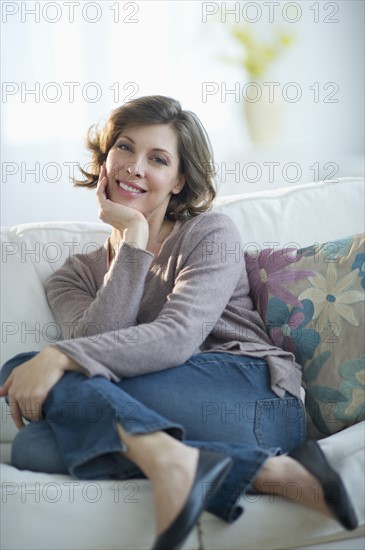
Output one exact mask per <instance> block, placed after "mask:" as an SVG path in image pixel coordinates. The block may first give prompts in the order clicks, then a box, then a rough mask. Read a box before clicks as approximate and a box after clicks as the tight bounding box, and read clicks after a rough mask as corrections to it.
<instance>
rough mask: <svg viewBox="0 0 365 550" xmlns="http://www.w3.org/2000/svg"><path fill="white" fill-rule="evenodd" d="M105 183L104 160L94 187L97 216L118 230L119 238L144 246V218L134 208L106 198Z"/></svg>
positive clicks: (146, 225)
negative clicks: (97, 208) (97, 206)
mask: <svg viewBox="0 0 365 550" xmlns="http://www.w3.org/2000/svg"><path fill="white" fill-rule="evenodd" d="M107 185H108V176H107V172H106V167H105V162H104V163H103V165H102V166H101V170H100V175H99V181H98V185H97V187H96V197H97V201H98V205H99V218H100V219H101V220H102V221H103V222H105V223H107V224H109V225H111V226H112V227H114V228H115V229H116V230H118V231H119V232H120V234H121V239H120V240H122V241H124V242H129V243H133V244H135V245H137V246H138V247H140V248H146V245H147V242H148V233H149V231H148V222H147V220H146V218H145V217H144V215H143V214H142V213H141V212H139V211H138V210H136V209H135V208H131V207H130V206H126V205H124V204H118V203H116V202H113V201H112V200H110V199H108V197H107V194H106V190H107Z"/></svg>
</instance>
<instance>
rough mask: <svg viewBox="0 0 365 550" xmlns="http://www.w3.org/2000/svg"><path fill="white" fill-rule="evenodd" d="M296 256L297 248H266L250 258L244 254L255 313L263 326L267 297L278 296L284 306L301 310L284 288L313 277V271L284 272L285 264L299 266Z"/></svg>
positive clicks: (298, 303) (291, 270)
mask: <svg viewBox="0 0 365 550" xmlns="http://www.w3.org/2000/svg"><path fill="white" fill-rule="evenodd" d="M297 252H298V250H297V249H296V248H286V249H282V250H276V251H274V250H272V249H271V248H266V249H264V250H262V251H261V252H260V253H259V254H258V256H256V255H255V256H253V255H251V254H250V253H246V254H245V257H246V266H247V273H248V279H249V283H250V292H251V295H252V299H253V301H254V303H255V304H257V306H258V308H257V309H258V311H259V313H260V314H261V317H262V318H263V319H264V320H265V322H266V312H267V304H268V299H269V293H271V294H272V295H273V296H277V297H278V298H280V299H281V300H282V301H283V302H284V303H286V304H293V305H294V306H297V307H303V304H302V302H300V300H298V298H297V297H296V296H294V294H292V293H291V292H290V291H289V290H288V289H287V288H285V286H284V284H286V283H290V282H292V281H297V280H298V279H303V278H304V277H311V276H312V277H313V276H314V275H315V273H314V272H313V271H307V270H299V269H297V270H293V269H290V270H288V271H285V267H288V264H292V263H295V262H298V261H299V260H300V258H301V257H302V256H301V254H298V253H297Z"/></svg>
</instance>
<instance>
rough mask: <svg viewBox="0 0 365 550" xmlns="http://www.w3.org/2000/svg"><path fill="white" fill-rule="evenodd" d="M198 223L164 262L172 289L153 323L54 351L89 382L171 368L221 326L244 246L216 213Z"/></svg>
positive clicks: (74, 342)
mask: <svg viewBox="0 0 365 550" xmlns="http://www.w3.org/2000/svg"><path fill="white" fill-rule="evenodd" d="M198 218H199V219H194V221H193V222H186V223H185V225H186V230H185V231H183V237H182V238H180V239H178V242H177V243H176V245H175V247H174V248H173V249H172V253H171V255H170V256H169V257H168V258H166V270H167V278H165V280H164V281H163V280H162V275H161V277H160V278H161V289H162V288H163V287H164V288H166V286H168V285H169V284H170V283H169V273H170V279H171V278H173V281H172V288H171V291H170V292H169V293H168V294H167V296H166V301H165V302H164V304H163V306H162V308H161V309H160V311H158V312H157V314H156V317H155V319H154V320H153V321H151V322H148V323H141V324H139V325H136V326H134V327H130V328H126V329H123V328H121V329H118V330H109V331H107V332H104V333H102V334H98V335H95V336H94V337H92V338H90V337H79V338H75V339H69V340H64V341H61V342H59V343H57V344H54V345H55V346H56V347H58V348H59V349H60V350H61V351H63V352H64V353H66V354H67V355H68V356H70V357H72V358H73V359H75V360H76V361H77V362H78V363H79V364H80V365H82V366H83V367H84V369H85V370H86V371H87V372H88V374H89V375H90V376H94V375H102V376H105V377H107V378H111V379H118V378H120V377H123V376H126V377H128V376H135V375H140V374H145V373H148V372H154V371H158V370H162V369H166V368H169V367H173V366H176V365H179V364H182V363H183V362H185V361H186V360H187V359H188V358H189V357H190V356H191V355H193V354H194V352H196V351H197V350H199V347H200V346H201V344H202V343H203V341H204V339H205V338H206V326H205V325H206V324H207V323H209V324H210V325H211V324H212V323H213V324H214V323H216V322H218V321H219V319H220V317H221V315H222V313H223V311H224V309H225V308H226V306H227V303H228V302H229V300H230V298H231V296H232V294H233V292H234V290H235V287H236V285H237V282H238V279H239V277H240V273H241V270H242V263H241V262H240V261H239V258H238V257H237V253H236V252H235V251H237V250H240V248H241V245H240V237H239V233H238V230H237V228H236V226H235V225H234V223H233V222H232V221H231V220H230V219H229V218H228V217H227V216H225V215H224V214H218V213H211V214H201V215H200V216H198ZM172 264H173V265H174V267H173V268H172V267H171V265H172ZM169 266H170V267H169ZM172 272H173V274H174V276H172V275H171V273H172ZM115 298H117V295H116V296H115Z"/></svg>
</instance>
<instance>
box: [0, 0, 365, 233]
mask: <svg viewBox="0 0 365 550" xmlns="http://www.w3.org/2000/svg"><path fill="white" fill-rule="evenodd" d="M1 12H2V13H1V27H2V29H1V30H2V38H1V65H2V90H1V91H2V99H1V110H2V112H1V114H2V117H1V132H2V149H1V157H2V158H1V168H2V178H1V223H2V225H14V224H17V223H27V222H33V221H52V220H65V221H66V220H67V221H72V220H79V221H97V220H98V218H97V207H96V203H95V192H94V191H87V190H84V189H75V188H73V186H72V184H71V183H70V180H69V177H70V175H73V174H74V175H78V170H77V166H78V165H82V166H85V165H86V164H87V162H88V160H89V159H88V155H87V151H86V149H85V147H84V138H85V133H86V131H87V129H88V128H89V127H90V126H91V125H92V124H95V123H97V122H103V121H105V120H106V118H107V117H108V115H109V113H110V111H111V110H112V109H114V108H116V107H117V106H119V105H121V104H123V103H125V102H127V101H128V100H130V99H133V98H135V97H140V96H143V95H148V94H162V95H168V96H172V97H175V98H176V99H179V100H180V101H181V103H182V106H183V108H184V109H189V110H192V111H194V112H195V113H196V114H197V115H198V116H199V118H200V119H201V121H202V122H203V124H204V126H205V127H206V129H207V131H208V134H209V136H210V138H211V141H212V145H213V148H214V151H215V169H216V176H217V183H218V194H219V196H223V195H232V194H238V193H251V192H253V191H261V190H265V189H276V188H280V187H284V186H295V185H298V184H301V183H305V182H311V181H318V180H322V179H336V178H338V177H342V176H362V175H364V101H363V98H364V70H363V68H364V27H363V22H364V2H363V1H361V0H360V1H357V0H354V1H352V0H340V1H336V2H327V1H319V2H312V1H306V0H304V1H299V2H278V1H276V2H273V1H268V2H199V1H195V0H194V1H187V0H183V1H155V0H152V1H151V0H150V1H137V2H118V1H112V2H108V1H102V2H88V1H83V0H79V1H77V2H63V1H59V2H55V1H54V2H28V1H26V2H5V1H3V2H2V3H1Z"/></svg>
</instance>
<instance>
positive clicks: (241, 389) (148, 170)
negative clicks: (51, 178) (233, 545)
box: [0, 96, 357, 550]
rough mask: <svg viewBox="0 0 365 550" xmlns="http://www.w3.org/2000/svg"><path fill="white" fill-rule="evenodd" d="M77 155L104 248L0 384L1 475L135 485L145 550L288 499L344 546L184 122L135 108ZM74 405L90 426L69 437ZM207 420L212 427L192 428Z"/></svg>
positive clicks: (318, 457)
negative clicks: (101, 225) (49, 337)
mask: <svg viewBox="0 0 365 550" xmlns="http://www.w3.org/2000/svg"><path fill="white" fill-rule="evenodd" d="M88 146H89V148H90V150H91V152H92V169H91V171H90V172H85V171H83V175H84V177H85V179H84V180H83V181H77V182H75V183H76V185H79V186H85V187H88V188H95V187H96V198H97V202H98V205H99V216H100V218H101V219H102V221H104V222H105V223H107V224H109V225H110V226H111V227H112V231H111V235H110V237H109V238H108V240H107V242H106V243H105V244H104V245H103V246H102V247H101V249H99V250H97V251H96V254H95V253H90V254H79V255H76V256H73V257H72V258H69V259H68V260H67V261H66V262H65V264H64V265H63V266H62V267H61V268H60V269H59V270H58V271H56V272H55V273H54V274H53V275H52V276H51V277H50V278H49V280H48V281H47V283H46V293H47V298H48V302H49V305H50V307H51V309H52V311H53V313H54V316H55V318H56V321H57V323H58V326H59V327H61V330H62V336H63V340H62V341H59V342H57V343H55V344H52V345H50V346H47V347H46V348H44V349H43V350H42V351H41V352H39V353H34V352H30V353H26V354H20V355H18V356H16V357H15V358H13V359H11V360H10V361H8V362H7V363H6V364H5V365H4V366H3V368H2V370H1V378H2V382H3V386H2V388H1V390H0V396H7V397H8V402H9V405H10V407H11V414H12V416H13V419H14V421H15V423H16V424H17V426H18V427H19V428H22V429H21V430H20V432H19V433H18V435H17V436H16V438H15V440H14V444H13V448H12V464H13V465H14V466H17V467H18V468H21V469H30V470H37V471H45V472H49V473H51V472H57V473H68V474H71V475H73V476H75V477H77V478H79V479H98V478H99V479H100V478H102V479H127V478H131V477H141V476H142V477H143V476H145V477H147V478H149V480H150V481H151V484H152V491H153V498H154V506H155V515H156V531H157V539H156V541H155V544H154V547H153V548H154V550H166V549H169V550H177V549H178V548H180V547H181V545H182V544H183V542H184V540H185V539H186V538H187V536H188V535H189V533H190V531H191V530H192V529H193V527H194V525H195V523H196V521H197V520H198V518H199V516H200V514H201V513H202V512H203V510H205V509H206V510H208V511H210V512H212V513H214V514H216V515H217V516H219V517H220V518H222V519H224V520H225V521H227V522H229V523H231V522H233V521H234V520H235V519H237V518H238V517H239V515H240V514H241V513H242V509H241V508H240V507H239V506H238V505H237V501H238V499H239V497H240V495H241V494H242V493H243V492H245V491H248V490H250V488H251V490H252V487H254V489H255V490H256V491H261V492H267V491H269V492H271V490H272V488H273V487H274V491H275V492H277V493H279V494H282V491H283V488H284V487H286V486H287V484H288V483H294V482H295V483H296V484H299V487H300V496H299V497H298V499H296V502H298V503H300V504H303V505H307V506H310V507H312V508H314V509H316V510H317V511H318V512H321V513H324V514H330V513H331V512H332V514H333V515H335V517H336V518H337V519H338V520H339V521H340V522H341V523H342V525H344V526H345V527H346V528H347V529H354V528H355V527H356V525H357V519H356V516H355V514H354V511H353V508H352V505H351V502H350V499H349V497H348V495H347V493H346V490H345V487H344V485H343V483H342V481H341V479H340V478H339V476H338V475H337V474H336V472H334V471H333V470H332V469H331V467H330V466H329V464H328V463H327V461H326V459H325V457H324V455H323V454H322V453H321V451H320V449H319V447H318V445H317V443H316V442H309V443H304V441H305V438H306V419H305V412H304V406H303V403H302V401H301V399H300V388H301V372H300V367H299V365H298V364H297V363H296V362H295V360H294V356H293V354H292V353H290V352H288V351H284V350H282V349H281V348H278V347H275V346H274V345H273V343H272V342H271V340H270V338H269V336H268V334H267V332H266V330H265V326H264V323H263V321H262V319H261V317H260V316H259V314H258V312H257V311H255V310H254V307H253V303H252V300H251V297H250V294H249V286H248V279H247V272H246V269H245V264H244V257H243V256H240V261H238V260H237V255H236V254H232V252H230V251H232V250H236V249H237V246H236V245H238V247H239V250H242V247H241V244H240V236H239V232H238V229H237V227H236V226H235V224H234V223H233V221H232V220H231V219H230V218H229V217H228V216H226V215H225V214H222V213H218V212H210V211H209V210H210V208H211V205H212V200H213V198H214V196H215V190H214V186H213V178H212V174H213V171H212V170H211V167H212V165H213V164H212V162H213V156H212V152H211V147H210V143H209V139H208V137H207V136H206V133H205V130H204V128H203V126H202V124H201V123H200V121H199V119H198V117H197V116H196V115H195V114H193V113H192V112H190V111H185V110H183V109H182V108H181V105H180V103H179V102H178V101H176V100H174V99H171V98H169V97H164V96H147V97H142V98H139V99H136V100H132V101H131V102H129V103H127V104H126V105H124V106H123V107H121V108H119V109H116V110H115V111H113V112H112V114H111V117H110V118H109V120H108V122H107V124H106V126H105V128H104V129H102V130H101V131H98V130H96V131H95V132H94V135H93V136H90V133H89V138H88ZM222 283H223V284H222ZM131 328H132V334H131V330H130V329H131ZM132 336H133V337H132ZM70 395H72V398H73V402H75V403H77V404H78V405H79V406H78V407H76V408H75V410H73V413H74V414H72V415H70V414H69V413H68V412H67V408H68V407H69V396H70ZM90 403H92V404H93V407H95V406H96V407H97V409H98V412H99V415H98V420H97V422H95V418H94V417H93V418H92V419H90V418H86V419H85V415H84V412H85V410H87V408H88V406H90ZM206 404H213V405H214V406H216V407H217V408H218V409H219V410H221V414H210V412H209V415H208V417H209V418H207V414H206V413H207V411H206V410H205V411H203V409H202V408H204V405H206ZM237 404H238V405H239V410H240V411H241V413H240V414H239V415H238V418H237V416H236V414H235V415H231V414H230V411H232V410H236V408H237ZM252 405H254V408H253V409H252ZM131 410H132V411H133V415H131V414H130V412H131ZM248 410H250V411H252V410H254V414H253V416H254V418H252V414H251V413H250V414H247V411H248ZM223 411H228V413H229V414H228V415H226V414H224V412H223ZM203 413H204V414H203ZM23 417H24V418H27V419H28V420H30V421H31V422H30V423H29V424H28V425H27V426H24V422H23ZM40 440H42V445H39V443H38V442H39V441H40ZM303 443H304V445H303V446H302V444H303ZM25 451H26V452H25ZM292 452H293V453H294V454H293V455H292V456H283V455H286V454H287V453H292ZM318 481H319V483H320V487H319V490H318V493H317V497H318V498H317V499H316V501H314V500H313V498H312V497H313V495H312V488H313V484H315V483H317V484H318ZM334 484H335V485H336V487H337V489H338V491H337V492H336V491H333V490H332V489H333V486H334ZM207 487H209V492H208V493H207V491H206V488H207ZM334 493H335V494H334Z"/></svg>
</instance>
